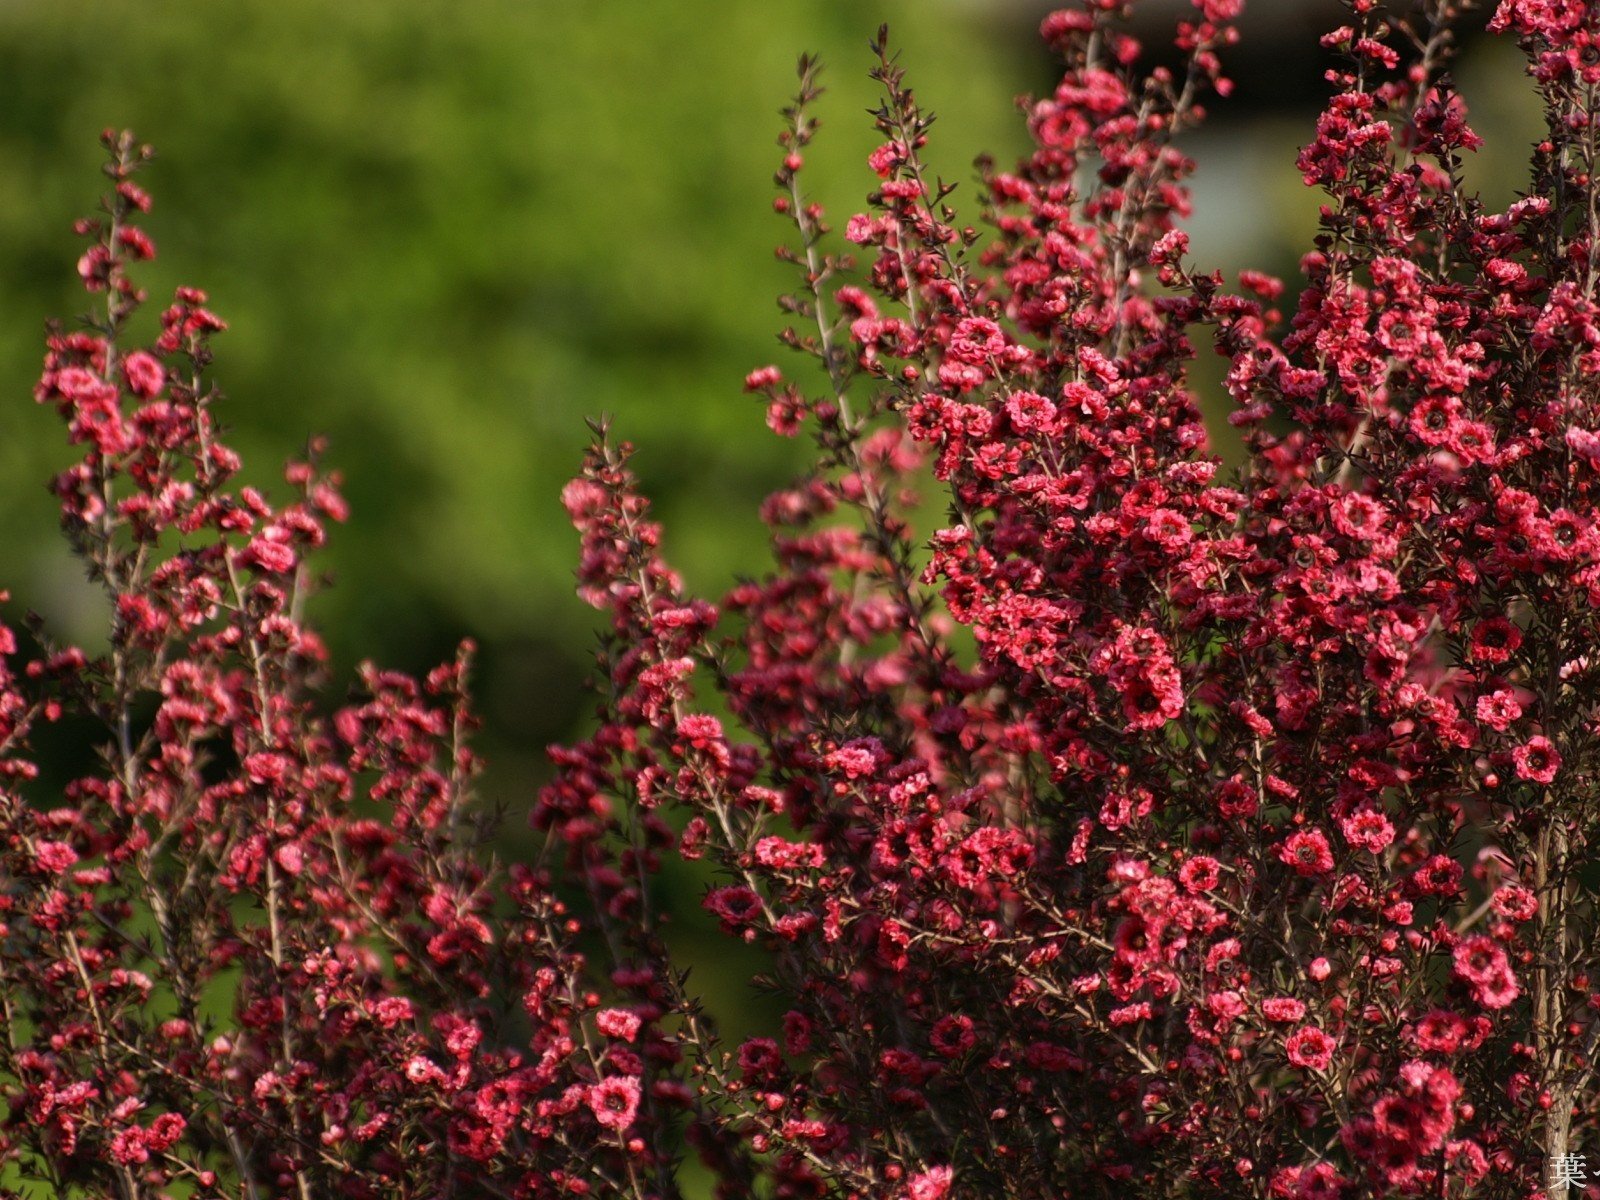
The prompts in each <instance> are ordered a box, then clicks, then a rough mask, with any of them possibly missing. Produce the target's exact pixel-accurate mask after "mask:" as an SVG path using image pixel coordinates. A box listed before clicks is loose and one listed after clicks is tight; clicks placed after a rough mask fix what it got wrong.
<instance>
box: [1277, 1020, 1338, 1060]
mask: <svg viewBox="0 0 1600 1200" xmlns="http://www.w3.org/2000/svg"><path fill="white" fill-rule="evenodd" d="M1337 1045H1338V1043H1337V1042H1335V1041H1334V1040H1333V1038H1331V1037H1329V1036H1328V1034H1326V1033H1324V1032H1323V1031H1322V1030H1321V1029H1318V1028H1317V1027H1316V1026H1315V1025H1302V1026H1301V1027H1300V1028H1299V1029H1297V1030H1295V1031H1294V1032H1293V1033H1291V1034H1290V1035H1289V1038H1288V1040H1287V1041H1286V1042H1284V1049H1285V1050H1287V1051H1288V1053H1289V1061H1290V1062H1292V1063H1293V1064H1294V1065H1295V1066H1297V1067H1300V1068H1302V1069H1304V1070H1307V1071H1325V1070H1327V1069H1328V1064H1329V1063H1331V1062H1332V1061H1333V1051H1334V1048H1335V1047H1336V1046H1337Z"/></svg>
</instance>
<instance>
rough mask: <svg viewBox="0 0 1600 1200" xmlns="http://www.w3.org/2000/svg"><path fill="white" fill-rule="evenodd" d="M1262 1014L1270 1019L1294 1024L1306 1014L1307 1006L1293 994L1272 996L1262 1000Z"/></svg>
mask: <svg viewBox="0 0 1600 1200" xmlns="http://www.w3.org/2000/svg"><path fill="white" fill-rule="evenodd" d="M1261 1014H1262V1015H1263V1016H1264V1017H1266V1018H1267V1020H1269V1021H1277V1022H1280V1023H1282V1024H1292V1023H1293V1022H1295V1021H1298V1020H1300V1019H1301V1018H1303V1017H1304V1016H1305V1015H1306V1006H1305V1005H1304V1004H1302V1003H1301V1002H1300V1001H1299V1000H1296V999H1295V998H1294V997H1293V996H1272V997H1270V998H1268V999H1266V1000H1263V1001H1262V1002H1261Z"/></svg>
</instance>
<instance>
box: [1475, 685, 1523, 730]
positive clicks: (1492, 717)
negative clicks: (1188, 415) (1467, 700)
mask: <svg viewBox="0 0 1600 1200" xmlns="http://www.w3.org/2000/svg"><path fill="white" fill-rule="evenodd" d="M1475 711H1476V713H1477V716H1478V720H1480V721H1482V722H1483V723H1484V724H1485V725H1487V726H1488V727H1489V728H1490V729H1493V730H1494V731H1495V732H1497V733H1504V732H1505V731H1506V729H1507V727H1509V726H1510V724H1511V722H1513V721H1515V720H1516V719H1517V718H1518V717H1520V716H1521V715H1522V705H1521V704H1520V703H1518V701H1517V697H1516V694H1515V693H1514V692H1512V691H1511V689H1510V688H1500V689H1498V690H1496V691H1493V692H1490V693H1488V694H1487V695H1484V696H1479V697H1478V703H1477V706H1476V708H1475Z"/></svg>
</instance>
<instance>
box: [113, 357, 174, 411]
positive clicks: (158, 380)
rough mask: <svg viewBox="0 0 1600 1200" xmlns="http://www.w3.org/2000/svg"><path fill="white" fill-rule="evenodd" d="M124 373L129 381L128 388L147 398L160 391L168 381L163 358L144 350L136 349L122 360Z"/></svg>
mask: <svg viewBox="0 0 1600 1200" xmlns="http://www.w3.org/2000/svg"><path fill="white" fill-rule="evenodd" d="M122 375H123V378H124V379H126V380H127V381H128V390H129V391H130V392H132V393H133V394H134V395H135V396H140V397H143V398H144V399H146V400H148V399H149V398H150V397H151V396H154V395H155V394H156V393H157V392H159V391H160V390H161V388H162V385H164V384H165V383H166V381H167V372H166V369H165V368H164V367H163V366H162V365H161V360H160V359H158V358H156V357H155V355H153V354H148V353H146V352H145V351H143V350H135V351H134V352H133V353H132V354H130V355H128V357H127V358H125V359H123V360H122Z"/></svg>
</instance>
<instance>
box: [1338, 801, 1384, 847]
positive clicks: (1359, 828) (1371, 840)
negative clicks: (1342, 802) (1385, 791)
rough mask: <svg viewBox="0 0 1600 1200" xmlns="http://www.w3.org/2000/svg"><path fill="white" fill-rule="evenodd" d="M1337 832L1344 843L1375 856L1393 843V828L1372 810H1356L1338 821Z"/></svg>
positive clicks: (1377, 812) (1375, 810) (1376, 811)
mask: <svg viewBox="0 0 1600 1200" xmlns="http://www.w3.org/2000/svg"><path fill="white" fill-rule="evenodd" d="M1339 831H1340V832H1341V833H1343V834H1344V838H1345V841H1347V842H1349V843H1350V844H1351V845H1352V846H1359V847H1361V848H1362V849H1364V850H1370V851H1371V852H1372V853H1373V854H1377V853H1379V852H1381V851H1382V850H1383V848H1384V847H1385V846H1387V845H1389V843H1390V842H1392V841H1394V826H1393V825H1392V824H1390V823H1389V818H1388V817H1386V816H1384V815H1383V814H1382V813H1381V812H1379V811H1378V810H1377V809H1374V808H1358V809H1357V810H1356V811H1355V812H1353V813H1351V814H1350V815H1349V816H1347V817H1344V818H1342V819H1341V820H1340V821H1339Z"/></svg>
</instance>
